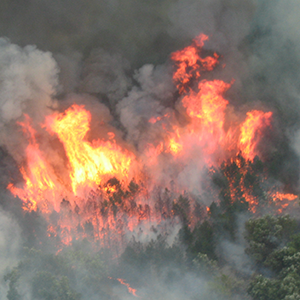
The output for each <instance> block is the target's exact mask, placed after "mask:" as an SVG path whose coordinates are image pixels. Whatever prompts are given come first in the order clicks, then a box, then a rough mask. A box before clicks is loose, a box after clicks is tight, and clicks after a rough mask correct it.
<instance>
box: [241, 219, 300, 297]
mask: <svg viewBox="0 0 300 300" xmlns="http://www.w3.org/2000/svg"><path fill="white" fill-rule="evenodd" d="M295 231H296V221H295V220H293V219H291V218H290V217H289V216H287V215H285V216H279V217H274V216H270V215H266V216H264V217H262V218H259V219H256V220H249V221H248V222H247V223H246V240H247V242H248V248H246V252H247V253H249V254H250V255H251V256H252V257H253V258H254V259H255V260H256V262H257V263H258V265H263V266H266V267H269V268H270V269H271V270H272V271H273V272H274V273H273V276H272V277H271V278H266V277H264V276H263V275H258V276H256V277H254V278H253V280H252V281H251V282H250V284H249V288H248V293H249V295H250V296H252V297H253V299H254V300H288V299H289V300H291V299H299V297H300V252H299V233H297V234H295ZM283 246H284V247H283Z"/></svg>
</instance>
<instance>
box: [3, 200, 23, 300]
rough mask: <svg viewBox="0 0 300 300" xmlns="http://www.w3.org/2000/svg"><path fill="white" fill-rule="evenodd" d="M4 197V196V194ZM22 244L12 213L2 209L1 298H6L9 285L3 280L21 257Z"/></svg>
mask: <svg viewBox="0 0 300 300" xmlns="http://www.w3.org/2000/svg"><path fill="white" fill-rule="evenodd" d="M2 197H3V196H2ZM21 245H22V240H21V230H20V228H19V226H18V224H17V223H16V221H15V220H14V219H13V217H12V215H10V214H8V213H7V212H4V211H3V210H0V252H1V260H0V263H1V267H0V276H1V284H0V299H1V300H2V299H3V300H4V299H6V297H5V295H6V290H7V286H6V285H5V284H4V282H3V281H2V278H3V276H4V275H5V273H6V272H7V270H9V269H11V268H12V267H14V266H15V265H16V264H17V261H18V259H19V258H20V247H21Z"/></svg>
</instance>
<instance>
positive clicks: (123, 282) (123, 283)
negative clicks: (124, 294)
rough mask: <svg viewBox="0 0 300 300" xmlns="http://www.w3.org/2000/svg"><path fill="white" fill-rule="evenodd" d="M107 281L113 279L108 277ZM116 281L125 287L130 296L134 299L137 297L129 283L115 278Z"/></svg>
mask: <svg viewBox="0 0 300 300" xmlns="http://www.w3.org/2000/svg"><path fill="white" fill-rule="evenodd" d="M108 279H114V278H112V277H108ZM116 280H118V281H119V282H120V283H121V284H122V285H125V286H126V287H127V290H128V292H129V293H130V294H132V295H133V296H135V297H138V295H137V294H136V289H133V288H132V287H130V285H129V283H127V282H125V280H124V279H122V278H116Z"/></svg>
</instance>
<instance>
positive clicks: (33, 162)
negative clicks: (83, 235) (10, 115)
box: [7, 115, 56, 211]
mask: <svg viewBox="0 0 300 300" xmlns="http://www.w3.org/2000/svg"><path fill="white" fill-rule="evenodd" d="M19 125H20V126H21V127H22V129H23V132H24V133H25V135H27V137H28V141H29V144H28V146H27V148H26V153H25V155H26V161H27V167H26V169H25V166H21V167H20V172H21V174H22V175H23V178H24V180H25V187H24V188H23V189H20V188H17V187H15V186H14V185H13V184H11V183H10V184H9V185H8V187H7V188H8V189H9V190H10V191H11V192H12V194H13V195H14V196H18V197H19V198H20V199H22V200H23V202H24V209H25V210H28V211H32V210H34V211H35V210H36V209H37V203H40V202H42V201H43V200H45V199H47V198H48V197H49V198H53V197H55V194H54V193H55V189H56V184H55V183H54V180H53V179H52V178H53V175H52V174H51V173H50V171H49V169H50V167H49V165H48V164H47V163H46V162H45V160H44V158H43V155H42V153H41V151H40V149H39V146H38V144H37V142H36V139H35V133H36V132H35V130H34V129H33V128H32V127H31V119H30V117H29V116H28V115H25V121H24V122H19ZM44 208H45V207H44ZM44 211H45V209H44Z"/></svg>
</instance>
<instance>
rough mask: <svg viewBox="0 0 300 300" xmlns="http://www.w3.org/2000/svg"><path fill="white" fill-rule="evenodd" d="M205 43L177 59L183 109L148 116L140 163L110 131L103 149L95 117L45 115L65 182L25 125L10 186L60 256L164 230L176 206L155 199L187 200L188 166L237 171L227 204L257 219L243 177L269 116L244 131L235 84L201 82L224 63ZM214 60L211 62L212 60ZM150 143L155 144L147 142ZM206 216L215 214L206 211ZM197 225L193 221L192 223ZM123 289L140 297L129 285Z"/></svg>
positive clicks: (247, 123)
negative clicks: (17, 181)
mask: <svg viewBox="0 0 300 300" xmlns="http://www.w3.org/2000/svg"><path fill="white" fill-rule="evenodd" d="M207 40H208V36H206V35H204V34H201V35H199V36H198V37H197V38H195V39H194V40H193V41H192V44H191V45H190V46H187V47H185V48H184V49H182V50H179V51H176V52H174V53H173V54H172V55H171V59H172V61H173V63H174V74H173V81H174V84H175V85H176V87H177V90H178V92H177V93H176V95H177V96H178V95H179V97H178V100H177V103H176V109H174V110H171V109H168V112H167V113H165V112H163V113H162V114H161V115H160V116H152V117H151V116H150V118H149V119H148V122H147V130H149V140H145V141H144V143H143V145H144V148H143V147H139V148H138V151H139V152H138V153H139V156H137V155H136V154H135V153H137V151H136V152H134V153H133V151H130V150H129V149H133V148H134V147H133V146H131V147H129V146H128V145H127V144H126V143H125V141H123V142H122V144H120V143H118V142H117V141H120V139H117V138H116V134H115V133H114V132H111V131H108V132H105V134H106V136H108V138H107V139H106V140H104V139H97V140H96V139H95V140H92V141H90V140H89V139H88V138H87V137H88V134H89V131H90V122H91V113H90V112H89V111H87V110H86V109H85V108H84V106H82V105H77V104H73V105H72V106H70V107H69V108H68V109H67V110H66V111H64V112H63V113H54V114H52V115H49V116H47V117H46V119H45V123H44V125H43V126H44V128H46V130H47V131H45V132H43V134H47V135H48V138H49V134H51V135H53V136H55V137H58V139H59V141H60V143H61V144H62V146H63V149H64V151H65V153H64V154H65V157H64V158H63V159H61V160H62V161H63V160H67V163H66V165H64V166H59V167H60V168H61V169H63V170H64V172H65V173H66V174H67V175H66V176H64V178H63V179H62V178H61V177H60V176H59V174H58V172H57V171H56V172H55V171H54V170H56V169H55V168H54V166H53V165H52V164H53V163H51V162H50V161H48V159H47V157H46V155H45V153H44V152H43V151H42V150H41V149H40V145H39V143H38V141H37V139H36V131H35V129H34V128H33V127H32V125H31V121H30V118H29V117H28V116H25V121H24V122H22V123H19V125H20V126H21V127H22V129H23V132H24V134H25V135H26V137H27V139H28V146H27V148H26V151H25V157H26V159H25V161H26V163H24V164H22V165H20V172H21V174H22V176H23V178H24V185H23V188H20V187H17V186H15V185H14V184H12V183H10V184H9V185H8V186H7V188H8V189H9V190H10V191H11V193H12V194H13V195H15V196H18V197H19V198H20V199H21V200H22V201H23V207H24V210H27V211H32V210H34V211H35V210H37V209H39V210H40V211H41V212H42V213H43V214H44V216H45V218H46V220H47V221H48V222H49V226H48V236H49V238H58V237H59V238H60V241H61V244H60V245H59V249H60V250H59V251H61V249H62V248H63V245H69V244H71V243H72V240H73V239H78V238H88V239H90V240H98V241H100V243H99V244H101V245H105V246H108V247H110V246H111V245H114V246H115V245H116V244H118V247H119V249H122V247H124V245H125V242H124V236H125V232H126V231H127V232H128V231H132V232H133V231H134V230H136V228H139V224H141V223H143V225H144V226H147V224H148V225H149V224H151V222H152V221H155V222H156V223H157V224H159V223H160V222H161V221H162V220H163V219H165V218H174V211H172V207H171V205H170V203H169V202H168V201H169V200H168V201H166V202H165V203H164V202H163V201H162V199H161V198H160V196H159V197H158V198H159V204H158V203H155V201H156V200H153V199H152V198H153V197H154V196H153V195H154V194H155V192H154V191H155V189H156V188H157V187H161V186H164V185H165V184H166V185H167V188H169V189H170V190H171V192H170V195H169V198H170V199H176V198H177V197H178V196H179V195H183V194H184V193H185V191H187V193H188V187H186V186H183V185H184V183H183V184H182V185H180V186H179V184H180V183H179V180H177V177H176V176H177V175H178V174H180V172H181V171H182V170H184V169H185V167H186V166H190V165H192V166H194V165H195V166H196V168H197V169H199V172H201V170H202V168H208V169H210V172H212V173H213V172H215V171H214V170H216V169H218V168H219V169H222V165H224V162H225V165H226V164H227V163H228V164H232V165H233V164H235V165H236V166H237V168H238V170H239V174H225V176H226V177H227V179H228V183H229V188H230V192H229V194H230V199H231V201H236V200H237V199H245V201H247V202H248V203H249V209H250V210H251V211H252V212H255V211H256V207H257V205H258V201H259V200H258V199H257V197H256V196H255V194H254V193H253V191H252V189H253V186H251V184H250V186H248V185H249V183H248V185H247V184H246V183H245V182H246V179H245V178H246V174H247V172H250V173H251V170H250V169H251V168H250V165H251V163H252V162H253V160H254V158H255V156H260V151H259V145H260V142H261V140H262V139H263V137H264V133H265V132H266V129H267V128H271V126H272V112H264V111H260V110H252V111H249V112H247V113H246V116H245V119H244V121H243V122H240V121H238V120H240V119H241V117H240V113H236V112H235V111H234V109H233V107H231V106H230V103H229V101H228V100H227V99H226V94H225V93H226V91H227V90H229V89H230V88H231V86H232V85H233V84H234V80H231V82H229V83H227V82H224V81H222V80H219V79H214V80H205V79H203V80H200V77H201V76H202V73H203V72H208V71H212V70H213V69H214V68H215V67H217V65H218V64H219V55H218V54H216V53H211V52H209V51H204V50H203V46H204V43H205V41H207ZM207 53H210V54H211V55H206V56H205V55H204V54H207ZM223 66H224V64H223ZM152 130H153V131H152ZM153 132H155V134H152V133H153ZM146 133H148V132H146ZM145 136H146V135H145ZM153 136H155V137H156V138H155V141H154V142H150V137H151V139H152V138H153ZM152 140H153V139H152ZM121 145H122V146H121ZM58 155H61V154H58ZM166 162H167V163H166ZM169 169H170V170H171V171H170V172H172V175H171V176H170V177H171V178H170V182H171V183H170V182H167V183H166V182H165V181H164V178H165V172H166V173H168V171H169ZM249 170H250V171H249ZM173 171H174V172H173ZM158 173H161V174H158ZM173 173H174V174H173ZM157 174H158V175H157ZM236 175H238V176H236ZM237 179H238V180H239V182H238V186H237ZM176 180H177V181H176ZM136 182H138V183H139V185H138V188H137V187H136V186H137V184H136ZM176 184H177V185H178V186H176ZM199 185H200V184H199ZM272 197H273V199H275V200H274V201H278V200H280V201H283V200H288V201H293V200H295V199H296V198H297V196H295V195H292V194H283V193H280V192H277V193H274V194H273V195H272ZM213 200H215V199H213ZM170 201H171V200H170ZM243 201H244V200H243ZM175 202H176V201H175ZM175 202H174V203H175ZM284 205H286V204H285V203H282V207H283V206H284ZM53 211H55V212H59V217H57V218H51V213H52V212H53ZM206 213H210V209H209V207H206ZM192 218H194V217H193V216H191V219H192ZM54 219H55V221H53V220H54ZM194 223H196V218H194V219H193V220H192V221H191V224H194ZM150 227H151V225H149V228H150ZM116 241H117V242H116ZM120 251H121V250H120ZM120 251H119V252H118V253H120ZM118 253H117V254H118ZM118 280H119V282H120V283H121V284H125V285H126V286H127V288H128V290H129V291H130V292H132V293H133V292H134V293H135V290H134V289H131V288H130V286H129V285H128V284H127V283H125V281H124V280H123V279H118ZM130 289H131V290H130ZM134 293H133V294H134Z"/></svg>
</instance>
